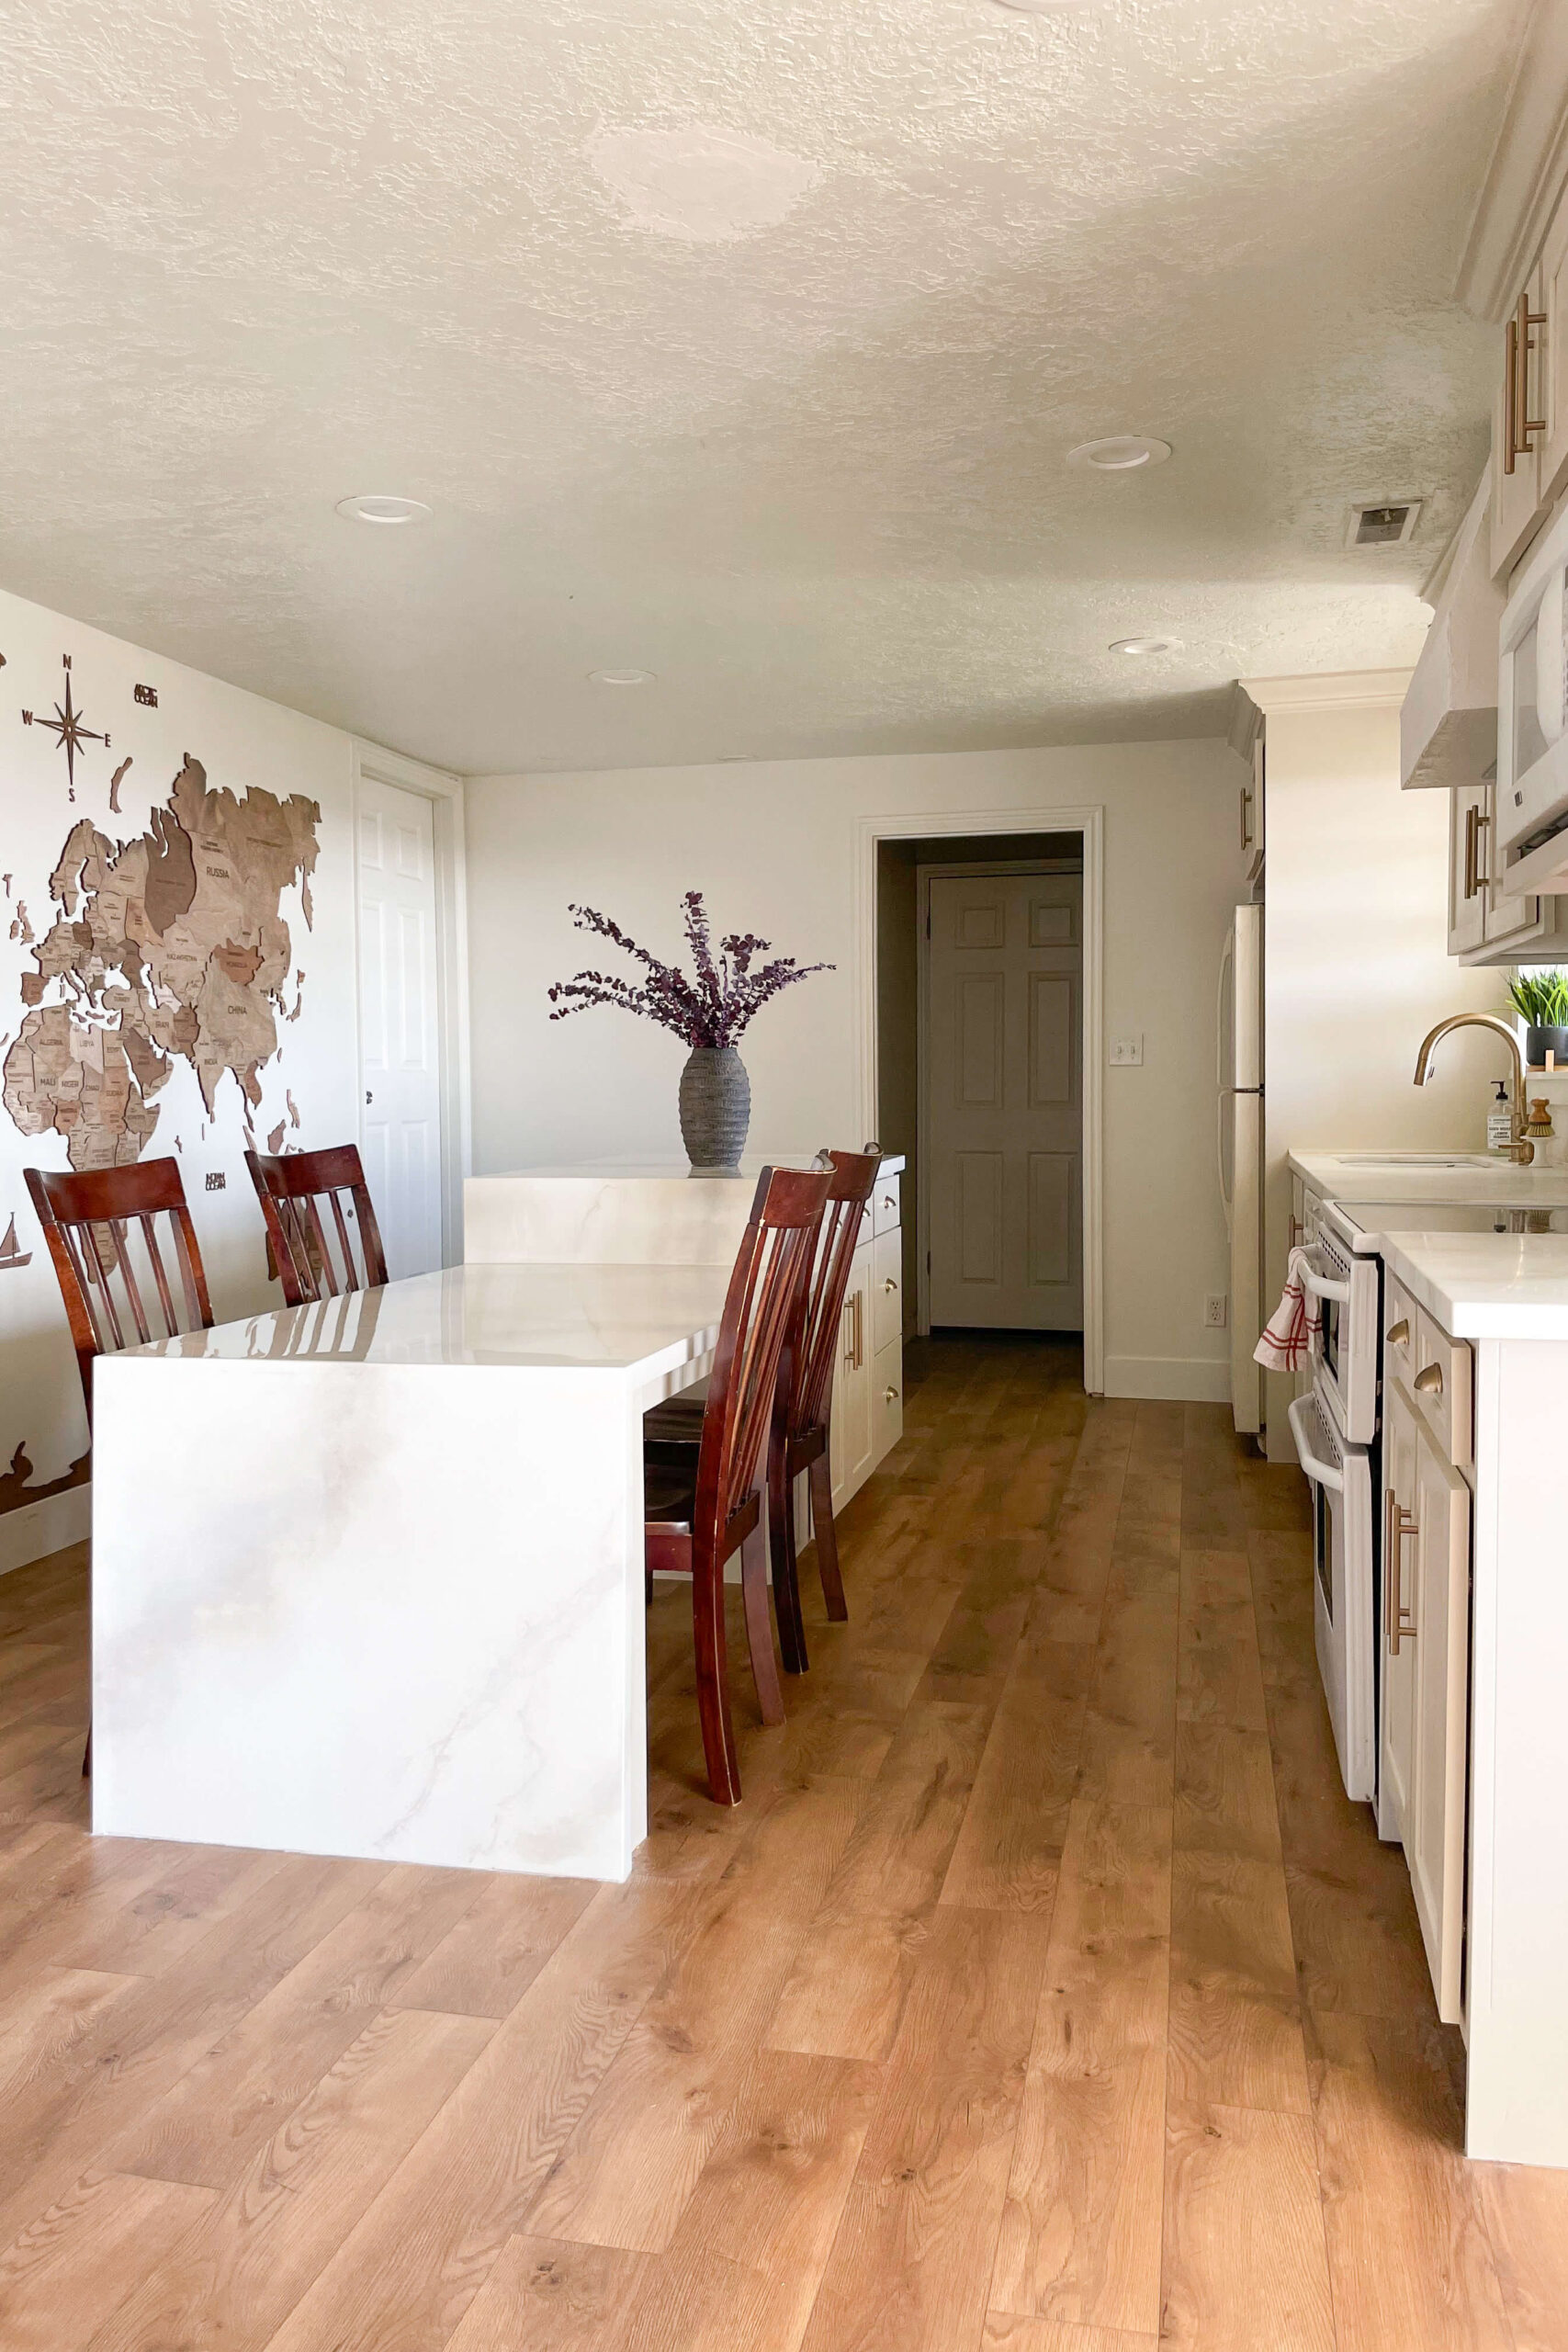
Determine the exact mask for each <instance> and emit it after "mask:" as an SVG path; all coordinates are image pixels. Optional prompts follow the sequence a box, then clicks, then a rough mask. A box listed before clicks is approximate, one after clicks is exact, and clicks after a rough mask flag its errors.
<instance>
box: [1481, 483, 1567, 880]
mask: <svg viewBox="0 0 1568 2352" xmlns="http://www.w3.org/2000/svg"><path fill="white" fill-rule="evenodd" d="M1495 824H1496V842H1497V854H1498V856H1499V859H1500V861H1501V870H1500V871H1499V872H1498V873H1497V875H1496V880H1497V881H1498V883H1499V884H1500V885H1501V886H1502V887H1504V888H1506V889H1507V890H1508V891H1510V892H1514V891H1529V890H1546V891H1555V892H1562V890H1564V889H1568V513H1565V514H1564V515H1562V517H1561V518H1560V519H1559V521H1558V522H1557V523H1555V524H1554V525H1553V526H1552V528H1551V530H1550V531H1549V532H1548V533H1547V535H1546V537H1545V538H1544V539H1543V540H1542V541H1541V544H1540V549H1539V551H1538V553H1537V554H1536V556H1535V557H1534V559H1533V560H1532V561H1531V562H1530V563H1529V566H1528V568H1527V569H1526V571H1525V572H1524V575H1523V577H1522V578H1521V579H1520V581H1519V582H1518V584H1517V587H1516V588H1515V590H1514V592H1513V594H1512V595H1511V596H1510V597H1509V598H1508V601H1507V604H1506V606H1505V607H1504V611H1503V623H1502V631H1501V636H1500V639H1499V665H1498V678H1497V794H1496V816H1495Z"/></svg>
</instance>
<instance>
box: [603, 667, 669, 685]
mask: <svg viewBox="0 0 1568 2352" xmlns="http://www.w3.org/2000/svg"><path fill="white" fill-rule="evenodd" d="M588 674H589V676H590V677H591V678H592V681H593V683H594V684H595V685H596V686H649V685H651V684H653V672H652V671H651V670H590V672H589V673H588Z"/></svg>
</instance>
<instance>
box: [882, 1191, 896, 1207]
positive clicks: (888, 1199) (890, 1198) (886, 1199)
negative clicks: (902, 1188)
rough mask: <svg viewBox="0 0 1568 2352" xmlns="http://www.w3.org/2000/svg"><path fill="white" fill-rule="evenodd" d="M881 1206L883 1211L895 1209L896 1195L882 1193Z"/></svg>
mask: <svg viewBox="0 0 1568 2352" xmlns="http://www.w3.org/2000/svg"><path fill="white" fill-rule="evenodd" d="M882 1205H883V1207H884V1208H885V1209H896V1208H897V1205H898V1201H897V1194H895V1193H883V1195H882Z"/></svg>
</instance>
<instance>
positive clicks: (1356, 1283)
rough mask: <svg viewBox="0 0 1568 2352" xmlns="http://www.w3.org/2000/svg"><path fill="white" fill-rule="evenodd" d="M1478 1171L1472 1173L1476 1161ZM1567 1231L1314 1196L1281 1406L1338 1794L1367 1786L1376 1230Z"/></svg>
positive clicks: (1370, 1785)
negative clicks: (1302, 1506) (1300, 1351)
mask: <svg viewBox="0 0 1568 2352" xmlns="http://www.w3.org/2000/svg"><path fill="white" fill-rule="evenodd" d="M1481 1181H1482V1182H1484V1171H1483V1173H1482V1178H1481ZM1565 1229H1568V1210H1564V1209H1553V1210H1550V1211H1549V1210H1541V1209H1533V1208H1532V1209H1521V1208H1517V1207H1506V1206H1495V1205H1491V1204H1486V1203H1484V1202H1479V1203H1465V1204H1448V1203H1443V1204H1413V1203H1410V1202H1402V1203H1397V1204H1391V1203H1388V1202H1353V1203H1351V1202H1344V1201H1332V1200H1330V1201H1325V1202H1324V1204H1323V1207H1322V1213H1321V1216H1320V1217H1319V1220H1318V1226H1317V1231H1316V1233H1315V1235H1314V1237H1313V1238H1312V1241H1311V1244H1310V1247H1309V1249H1308V1250H1307V1266H1306V1272H1305V1282H1306V1287H1307V1289H1308V1290H1309V1291H1310V1293H1311V1294H1312V1296H1313V1300H1314V1305H1315V1306H1316V1308H1317V1311H1318V1314H1319V1316H1320V1317H1321V1326H1320V1329H1319V1332H1318V1335H1317V1338H1316V1340H1314V1346H1313V1385H1312V1387H1311V1389H1310V1391H1309V1392H1308V1393H1307V1395H1305V1396H1304V1397H1297V1398H1296V1400H1295V1401H1294V1403H1293V1404H1292V1406H1291V1408H1290V1419H1291V1430H1292V1435H1293V1436H1294V1438H1295V1441H1296V1452H1297V1453H1298V1454H1299V1455H1300V1457H1301V1464H1302V1468H1303V1471H1304V1472H1305V1473H1306V1476H1307V1478H1308V1481H1309V1482H1310V1484H1311V1487H1312V1490H1313V1568H1314V1577H1313V1612H1314V1629H1315V1634H1316V1645H1317V1663H1318V1671H1319V1673H1320V1674H1321V1675H1322V1677H1323V1687H1324V1691H1325V1693H1326V1695H1327V1699H1328V1713H1329V1718H1330V1721H1331V1722H1332V1723H1333V1725H1334V1737H1335V1743H1336V1746H1337V1748H1338V1752H1339V1770H1340V1772H1341V1774H1342V1775H1343V1777H1344V1781H1345V1790H1346V1793H1347V1795H1348V1796H1352V1797H1358V1798H1365V1799H1366V1800H1367V1801H1368V1802H1369V1803H1371V1802H1374V1801H1375V1799H1376V1795H1377V1754H1378V1739H1377V1724H1378V1701H1379V1670H1380V1664H1381V1658H1382V1649H1381V1645H1380V1643H1379V1641H1378V1626H1379V1623H1380V1622H1381V1621H1380V1611H1381V1608H1382V1523H1383V1522H1382V1508H1381V1505H1382V1389H1381V1379H1382V1258H1381V1257H1380V1255H1379V1244H1380V1242H1381V1240H1382V1238H1383V1237H1384V1236H1385V1235H1388V1234H1394V1233H1399V1234H1409V1233H1492V1232H1497V1233H1506V1232H1508V1231H1511V1230H1512V1231H1519V1232H1523V1231H1551V1230H1565Z"/></svg>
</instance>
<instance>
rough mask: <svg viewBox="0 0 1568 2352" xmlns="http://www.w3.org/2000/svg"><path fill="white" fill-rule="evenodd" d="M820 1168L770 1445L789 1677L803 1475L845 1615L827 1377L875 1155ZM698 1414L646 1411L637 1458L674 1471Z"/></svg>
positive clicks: (678, 1402)
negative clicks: (811, 1246)
mask: <svg viewBox="0 0 1568 2352" xmlns="http://www.w3.org/2000/svg"><path fill="white" fill-rule="evenodd" d="M824 1162H826V1163H828V1165H829V1168H830V1170H831V1173H830V1175H829V1183H828V1203H827V1207H826V1209H825V1211H824V1213H823V1218H822V1227H821V1235H820V1239H819V1242H818V1250H817V1255H816V1259H815V1262H814V1264H813V1266H812V1269H811V1273H810V1277H809V1279H808V1281H807V1283H806V1284H805V1286H804V1288H803V1291H802V1295H801V1300H800V1305H799V1308H798V1311H797V1317H796V1329H795V1330H794V1331H792V1333H791V1336H790V1341H789V1345H788V1348H787V1350H786V1356H785V1368H786V1371H787V1374H788V1377H787V1378H786V1380H785V1381H784V1383H783V1384H782V1385H781V1390H780V1398H779V1408H778V1410H777V1411H776V1412H775V1414H774V1417H773V1426H772V1428H771V1430H770V1432H769V1444H768V1539H769V1548H770V1552H771V1555H772V1564H773V1607H774V1610H775V1611H776V1613H777V1616H778V1624H779V1648H780V1650H781V1652H782V1654H783V1657H784V1666H785V1668H786V1669H787V1670H788V1671H789V1672H790V1673H791V1674H804V1673H805V1672H806V1669H807V1665H808V1664H809V1660H808V1658H807V1649H806V1625H805V1620H804V1618H803V1617H802V1614H801V1608H800V1579H799V1574H798V1570H797V1566H796V1557H795V1552H796V1545H795V1480H796V1479H797V1478H798V1477H799V1476H800V1474H801V1472H802V1471H805V1472H806V1473H807V1485H808V1491H809V1493H810V1497H811V1524H812V1528H813V1530H814V1532H815V1534H816V1538H817V1567H818V1575H819V1576H820V1577H821V1579H822V1598H823V1600H824V1601H825V1602H826V1604H827V1609H828V1614H829V1617H830V1618H834V1619H836V1620H837V1621H838V1622H839V1623H842V1622H843V1621H844V1619H845V1618H847V1617H848V1615H849V1613H850V1612H849V1605H848V1602H847V1601H846V1600H845V1598H844V1580H843V1575H842V1572H841V1570H840V1566H839V1543H838V1530H837V1528H836V1526H835V1524H834V1520H833V1472H832V1464H831V1457H830V1454H829V1443H830V1440H831V1435H832V1411H833V1369H834V1366H835V1364H836V1363H837V1362H838V1357H839V1330H840V1324H841V1322H842V1319H843V1313H844V1300H845V1298H846V1297H847V1295H848V1294H849V1287H850V1275H851V1272H852V1267H853V1262H854V1254H855V1248H856V1245H857V1243H858V1242H859V1240H860V1238H861V1224H862V1218H863V1213H864V1209H865V1204H866V1203H867V1201H868V1200H869V1199H870V1198H871V1194H872V1191H873V1188H874V1185H875V1182H876V1171H877V1170H878V1168H879V1167H880V1166H881V1164H882V1154H881V1152H880V1150H879V1148H878V1147H877V1146H876V1145H875V1144H868V1145H867V1147H866V1148H865V1149H864V1151H824V1152H820V1153H819V1154H818V1165H819V1166H820V1165H821V1164H822V1163H824ZM702 1409H703V1408H702V1400H701V1398H700V1397H694V1395H693V1393H692V1392H691V1391H690V1390H688V1391H686V1392H684V1393H683V1394H682V1395H681V1396H678V1397H668V1398H666V1400H665V1401H664V1402H663V1403H662V1404H660V1405H656V1406H654V1408H652V1410H651V1411H650V1412H649V1413H648V1414H646V1415H645V1416H644V1419H643V1436H644V1450H645V1453H646V1454H647V1455H648V1456H649V1458H651V1459H652V1460H654V1461H657V1462H661V1463H667V1464H675V1463H677V1462H678V1461H679V1460H680V1458H681V1456H682V1453H683V1452H686V1453H689V1452H690V1450H691V1449H692V1448H693V1447H694V1446H695V1444H696V1443H697V1442H698V1440H699V1438H700V1436H701V1420H702Z"/></svg>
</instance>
